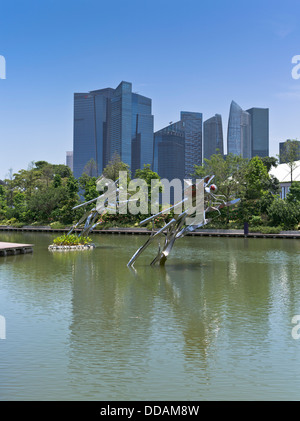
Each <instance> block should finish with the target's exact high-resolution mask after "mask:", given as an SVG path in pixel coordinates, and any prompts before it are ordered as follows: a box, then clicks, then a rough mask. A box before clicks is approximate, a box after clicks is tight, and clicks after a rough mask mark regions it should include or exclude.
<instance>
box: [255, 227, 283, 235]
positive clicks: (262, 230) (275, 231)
mask: <svg viewBox="0 0 300 421" xmlns="http://www.w3.org/2000/svg"><path fill="white" fill-rule="evenodd" d="M281 231H282V227H280V226H279V227H268V226H265V225H257V226H252V227H250V228H249V232H260V233H262V234H279V233H280V232H281Z"/></svg>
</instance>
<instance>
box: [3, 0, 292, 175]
mask: <svg viewBox="0 0 300 421" xmlns="http://www.w3.org/2000/svg"><path fill="white" fill-rule="evenodd" d="M137 5H138V6H139V7H137ZM180 5H181V3H179V2H178V1H176V0H175V1H172V2H171V1H168V0H166V1H165V2H158V1H156V0H154V1H152V2H151V3H150V2H144V3H142V4H141V3H140V2H137V1H129V2H127V3H126V5H125V4H124V3H123V2H121V1H116V0H115V1H113V2H110V3H109V4H102V3H101V4H100V2H95V1H91V2H89V4H88V5H86V4H85V3H83V2H81V1H75V2H72V3H71V2H69V1H68V0H66V1H65V2H63V3H61V2H58V1H56V0H54V1H52V2H51V3H43V4H40V3H39V2H36V1H32V2H31V3H30V4H24V3H23V2H21V1H19V0H16V2H14V4H13V5H12V4H9V3H7V4H4V5H3V6H2V21H1V26H0V39H1V44H0V55H1V56H3V57H5V61H6V79H1V80H0V99H1V101H0V142H1V146H2V153H1V154H0V169H1V173H0V179H3V178H5V177H6V176H7V174H8V171H9V169H10V168H12V169H13V172H17V171H19V170H20V169H22V168H25V169H26V168H27V167H28V165H29V164H30V162H31V161H38V160H47V161H49V162H53V163H64V162H65V153H66V151H69V150H71V149H72V144H73V115H72V114H73V113H72V111H73V107H72V102H73V93H74V92H87V91H90V90H92V89H97V88H98V87H99V86H117V84H118V83H119V81H120V80H130V81H131V82H132V84H133V86H134V87H135V91H137V92H142V93H143V95H145V96H146V97H149V98H152V101H153V103H152V108H153V109H152V113H153V115H154V116H155V118H154V131H157V130H159V129H160V128H161V127H165V126H167V125H168V123H169V122H170V121H171V120H173V119H174V116H176V115H178V114H179V113H180V111H181V110H195V111H198V110H199V112H201V113H203V120H206V119H207V118H210V117H211V116H213V115H215V114H220V115H222V118H223V121H224V125H223V129H224V133H226V131H227V127H226V123H225V122H227V121H228V104H229V103H230V101H231V100H232V98H234V99H235V101H236V102H237V103H239V104H243V108H244V109H245V110H247V109H249V108H251V107H252V106H253V105H255V106H256V107H258V108H268V109H269V110H270V150H269V154H270V155H271V156H275V155H278V153H279V142H282V141H285V140H286V139H297V138H299V133H300V122H299V118H298V114H299V105H300V80H299V79H298V80H296V79H295V78H293V77H292V70H293V68H294V67H295V64H293V62H292V58H293V57H294V56H296V55H297V54H299V45H298V42H297V40H298V39H299V32H300V30H299V27H298V24H297V16H298V15H299V12H300V5H299V3H298V2H296V1H289V0H288V1H287V2H285V3H284V4H278V5H277V6H276V8H274V7H273V3H271V1H263V2H258V1H254V2H252V4H251V8H246V5H243V4H240V3H238V4H237V3H236V2H235V1H229V2H226V4H224V2H221V1H217V2H216V3H214V4H209V3H202V2H201V3H200V2H198V1H194V0H190V1H188V7H184V8H183V10H182V12H181V20H180V27H181V29H182V30H181V31H178V28H177V26H176V25H175V24H174V22H175V21H176V19H177V18H178V7H179V6H180ZM32 6H34V7H32ZM177 6H178V7H177ZM158 11H159V12H158ZM245 12H247V14H246V15H245ZM99 16H105V19H100V20H99ZM199 16H204V17H205V19H204V20H202V21H201V25H199ZM245 16H246V17H245ZM129 21H130V22H133V21H134V23H135V24H134V25H128V24H127V23H128V22H129ZM87 22H88V24H87ZM245 23H246V24H245ZM54 27H55V31H53V28H54ZM231 28H232V29H231ZM236 34H240V36H238V37H237V36H236ZM179 51H182V53H183V54H182V55H180V54H179ZM294 63H295V62H294ZM224 146H225V149H226V144H225V145H224ZM224 152H225V153H226V150H225V151H224Z"/></svg>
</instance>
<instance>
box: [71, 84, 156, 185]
mask: <svg viewBox="0 0 300 421" xmlns="http://www.w3.org/2000/svg"><path fill="white" fill-rule="evenodd" d="M151 107H152V101H151V99H150V98H146V97H144V96H142V95H138V94H136V93H133V92H132V84H131V83H128V82H121V83H120V84H119V86H118V87H117V88H116V89H112V88H105V89H99V90H95V91H90V92H88V93H75V94H74V161H73V162H74V175H75V177H80V176H81V174H82V172H83V171H84V168H85V166H86V165H87V164H88V163H89V162H90V160H91V159H92V160H93V161H94V162H95V170H94V172H95V175H100V174H101V173H102V171H103V168H104V167H105V166H106V165H107V163H108V162H109V160H110V159H112V157H113V156H114V154H118V155H119V156H120V158H121V160H122V161H123V162H125V163H126V164H128V165H129V167H130V168H131V170H132V171H133V172H134V171H135V170H136V169H137V168H141V167H143V165H144V164H151V163H152V160H153V115H152V114H151ZM136 148H138V151H139V152H138V151H137V149H136ZM133 155H134V156H133ZM132 164H134V168H133V167H132Z"/></svg>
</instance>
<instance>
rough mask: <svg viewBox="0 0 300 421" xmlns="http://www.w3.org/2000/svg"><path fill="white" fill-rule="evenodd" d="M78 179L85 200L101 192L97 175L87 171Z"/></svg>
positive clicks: (93, 197)
mask: <svg viewBox="0 0 300 421" xmlns="http://www.w3.org/2000/svg"><path fill="white" fill-rule="evenodd" d="M78 181H79V187H80V189H81V190H82V191H83V192H82V194H83V197H84V201H85V202H88V201H89V200H92V199H95V198H96V197H98V196H99V194H100V193H99V192H97V185H96V182H97V179H96V177H90V176H89V175H87V174H86V173H83V174H82V176H81V177H79V179H78Z"/></svg>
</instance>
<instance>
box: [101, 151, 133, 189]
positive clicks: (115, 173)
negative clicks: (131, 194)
mask: <svg viewBox="0 0 300 421" xmlns="http://www.w3.org/2000/svg"><path fill="white" fill-rule="evenodd" d="M120 171H126V172H127V181H128V182H129V181H130V169H129V165H127V164H125V162H122V161H121V158H120V156H119V155H117V154H115V155H114V156H113V158H112V160H111V161H109V163H108V165H107V166H106V167H105V168H104V170H103V173H102V174H103V175H104V177H106V178H108V179H109V180H112V181H116V180H118V178H119V173H120Z"/></svg>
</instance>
